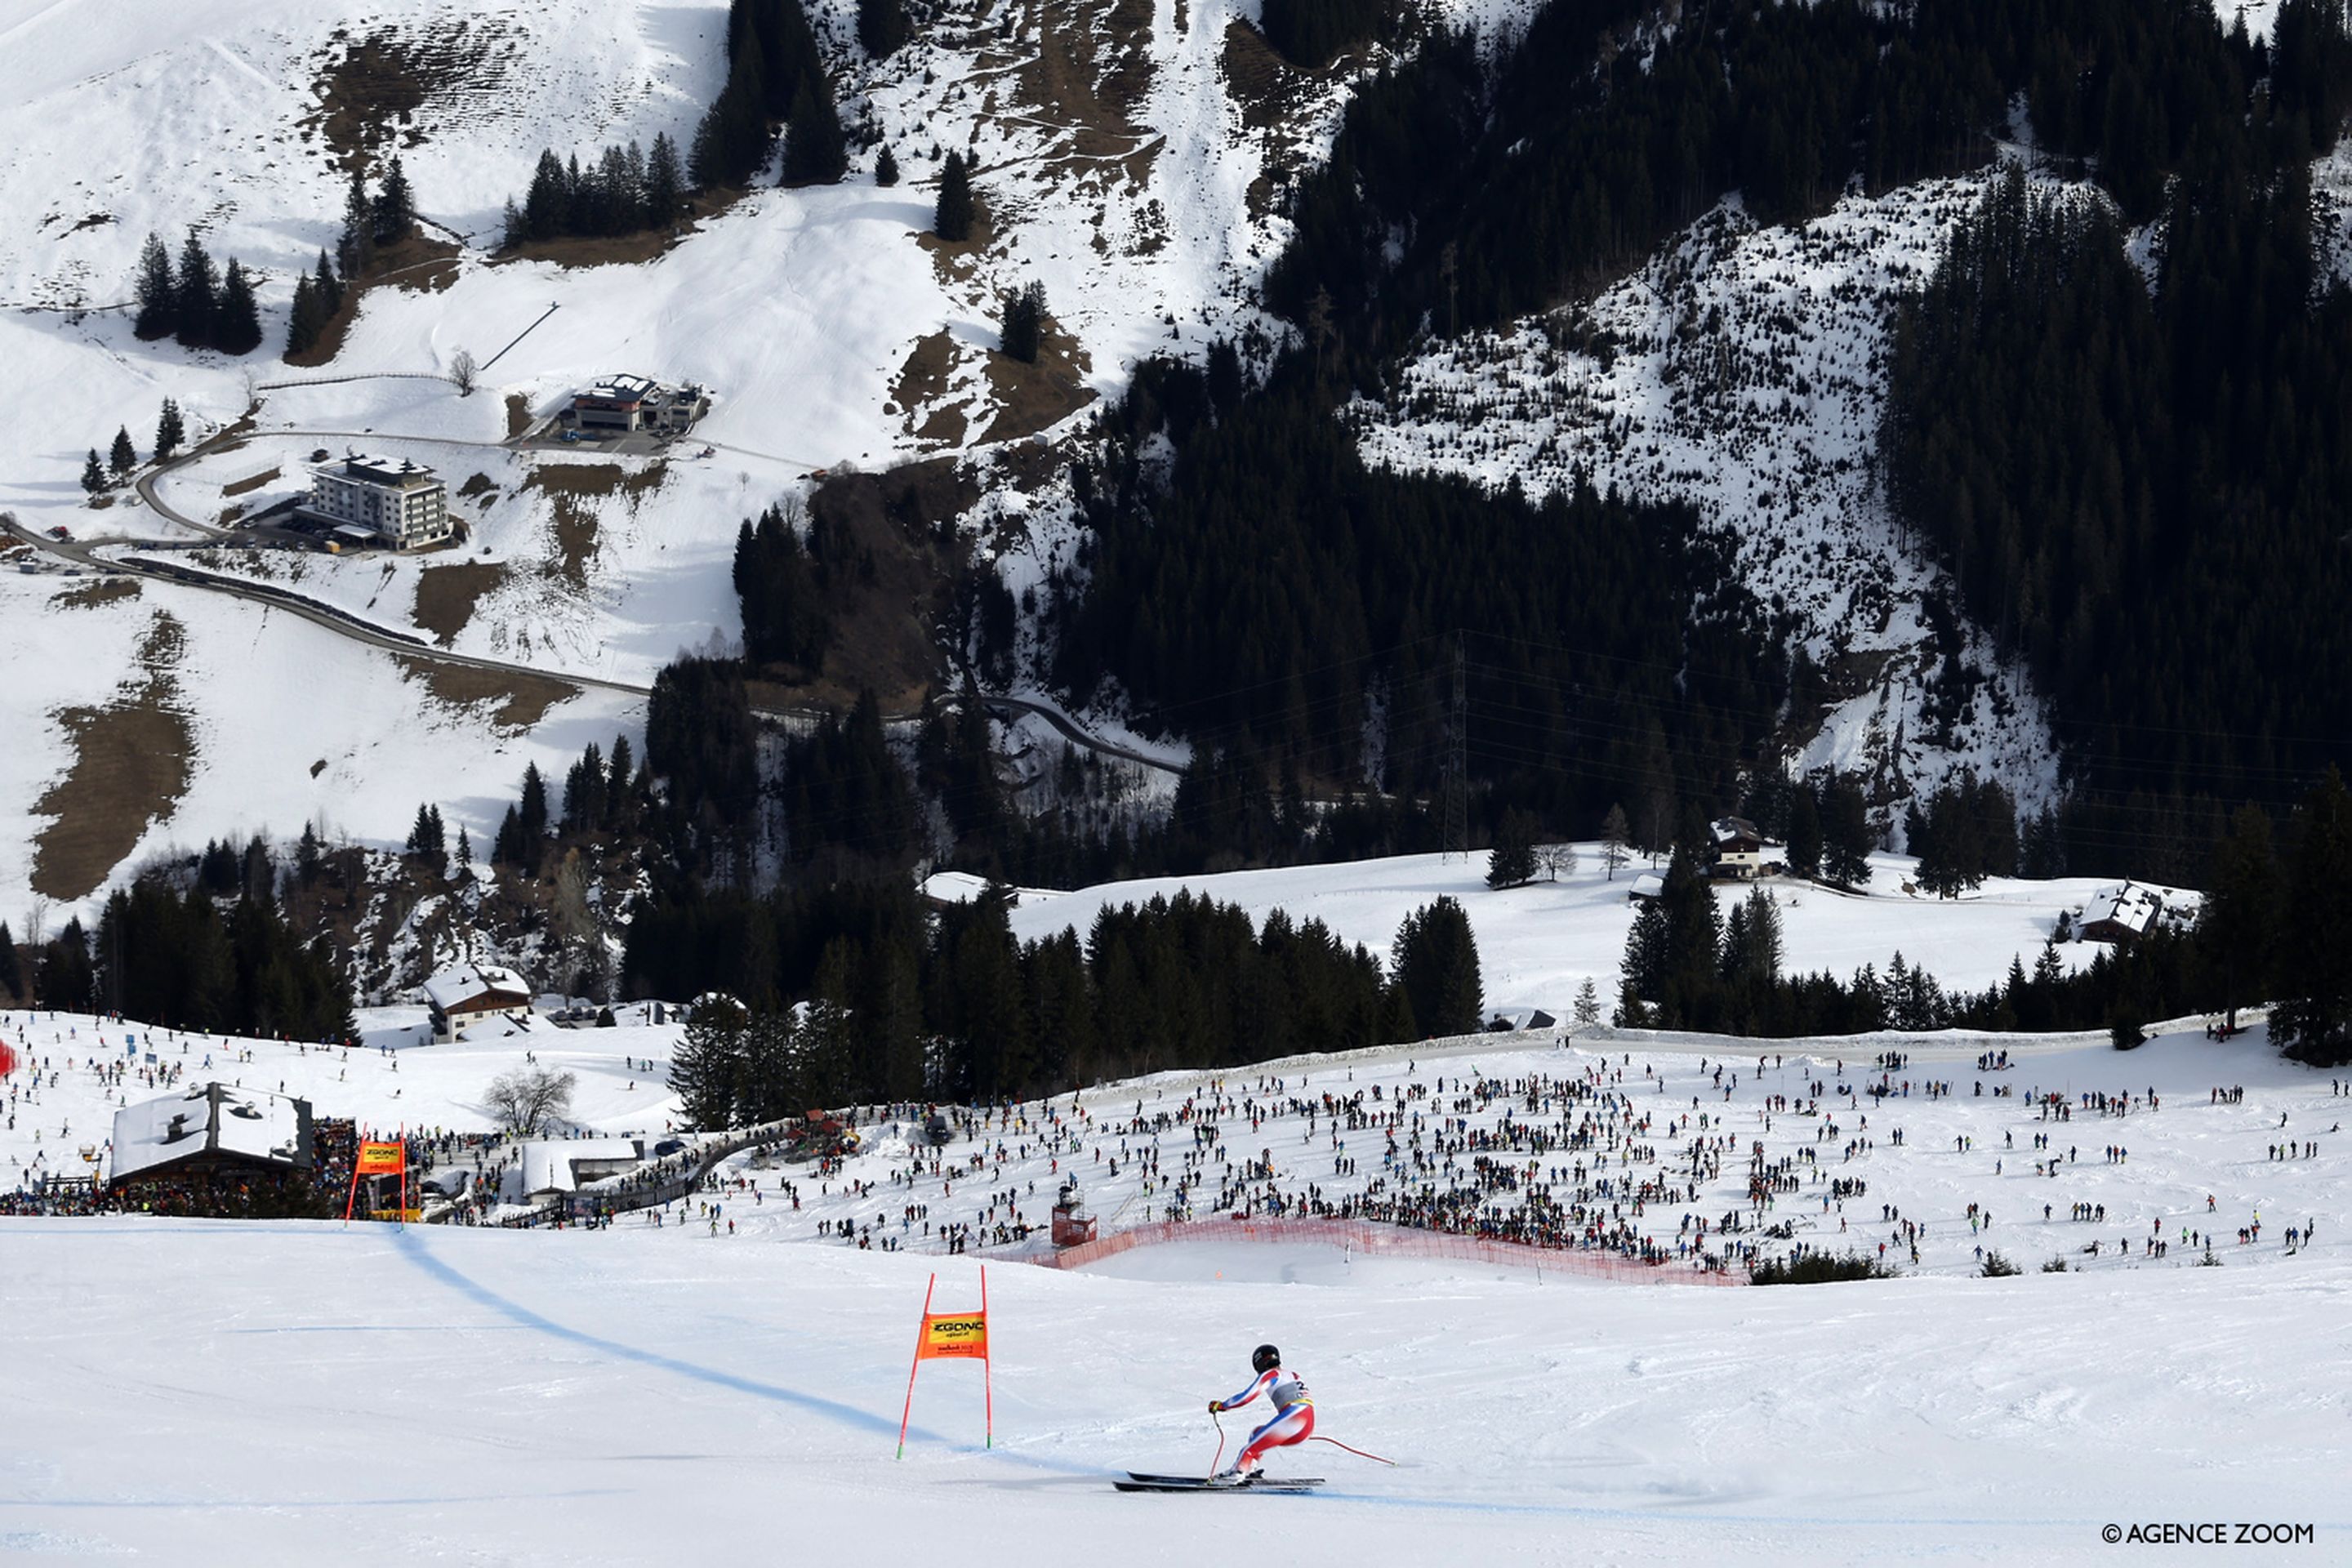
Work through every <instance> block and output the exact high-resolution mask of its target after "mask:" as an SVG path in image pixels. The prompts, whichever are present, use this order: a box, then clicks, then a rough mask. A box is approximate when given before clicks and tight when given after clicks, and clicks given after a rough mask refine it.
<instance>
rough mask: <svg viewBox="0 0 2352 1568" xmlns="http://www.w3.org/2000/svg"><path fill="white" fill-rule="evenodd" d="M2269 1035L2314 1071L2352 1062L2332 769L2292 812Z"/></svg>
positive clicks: (2341, 793) (2345, 813) (2342, 831)
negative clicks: (2279, 996) (2291, 849)
mask: <svg viewBox="0 0 2352 1568" xmlns="http://www.w3.org/2000/svg"><path fill="white" fill-rule="evenodd" d="M2295 836H2296V841H2295V853H2294V859H2293V862H2292V864H2293V871H2292V873H2291V890H2290V892H2289V894H2288V898H2287V902H2286V905H2285V918H2284V921H2283V922H2282V923H2283V925H2284V933H2283V940H2282V942H2281V943H2280V952H2279V973H2278V985H2279V989H2280V990H2281V991H2282V992H2283V993H2284V994H2285V997H2286V1000H2284V1001H2283V1002H2282V1003H2280V1004H2279V1005H2277V1006H2276V1007H2274V1008H2273V1009H2272V1011H2271V1037H2272V1038H2273V1039H2274V1040H2277V1041H2279V1042H2280V1043H2281V1044H2282V1045H2283V1046H2284V1047H2285V1050H2286V1053H2287V1055H2289V1056H2291V1057H2293V1058H2295V1059H2296V1060H2298V1061H2303V1062H2307V1063H2309V1064H2311V1065H2313V1066H2315V1067H2341V1066H2343V1065H2344V1064H2345V1063H2347V1062H2352V792H2347V790H2346V789H2345V786H2344V775H2343V773H2340V772H2339V771H2337V770H2336V769H2335V768H2330V769H2328V770H2327V776H2326V779H2324V780H2323V781H2321V783H2320V784H2318V785H2317V786H2316V787H2315V788H2314V789H2313V790H2312V791H2311V792H2310V793H2309V794H2308V795H2305V796H2304V798H2303V804H2302V805H2300V806H2299V807H2298V808H2297V809H2296V812H2295Z"/></svg>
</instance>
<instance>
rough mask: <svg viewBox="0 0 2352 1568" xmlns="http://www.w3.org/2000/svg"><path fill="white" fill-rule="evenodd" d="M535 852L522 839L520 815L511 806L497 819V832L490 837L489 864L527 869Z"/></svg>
mask: <svg viewBox="0 0 2352 1568" xmlns="http://www.w3.org/2000/svg"><path fill="white" fill-rule="evenodd" d="M536 858H537V856H536V851H535V849H534V848H533V847H531V846H530V845H529V844H528V843H526V841H525V840H524V838H523V836H522V814H521V813H520V812H519V811H517V810H516V809H515V808H514V807H513V806H511V805H509V806H508V807H507V814H506V815H505V816H502V817H500V818H499V830H498V832H497V833H495V834H493V835H492V836H491V837H490V863H491V864H492V865H494V866H520V867H528V866H530V865H531V864H533V863H534V862H535V860H536Z"/></svg>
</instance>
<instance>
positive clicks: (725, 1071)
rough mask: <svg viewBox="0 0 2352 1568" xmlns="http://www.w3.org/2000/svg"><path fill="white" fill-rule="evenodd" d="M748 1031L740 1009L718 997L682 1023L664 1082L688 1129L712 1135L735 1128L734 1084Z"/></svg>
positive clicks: (741, 1063) (746, 1047)
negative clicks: (682, 1034)
mask: <svg viewBox="0 0 2352 1568" xmlns="http://www.w3.org/2000/svg"><path fill="white" fill-rule="evenodd" d="M750 1032H751V1019H750V1018H749V1016H747V1015H746V1014H745V1013H744V1011H743V1009H742V1007H741V1006H740V1005H737V1004H736V1003H735V1002H733V1001H731V1000H729V999H726V998H722V997H712V998H710V999H709V1000H706V1001H704V1002H703V1003H701V1004H700V1005H698V1006H697V1007H696V1008H695V1009H694V1014H693V1016H692V1017H690V1018H688V1020H687V1025H686V1037H685V1038H684V1039H682V1040H680V1041H679V1042H678V1047H677V1051H676V1052H675V1053H673V1054H672V1056H671V1057H670V1063H669V1079H668V1084H669V1089H670V1091H671V1092H672V1093H674V1094H676V1095H677V1097H678V1100H679V1102H680V1103H679V1106H678V1110H679V1113H680V1115H681V1116H682V1117H683V1118H684V1120H685V1121H686V1123H687V1125H688V1126H689V1127H694V1128H698V1129H700V1130H702V1131H718V1130H720V1129H723V1128H728V1127H732V1126H734V1125H736V1120H735V1096H736V1085H737V1081H738V1079H739V1078H740V1075H741V1073H742V1069H743V1066H744V1059H745V1057H746V1055H747V1051H748V1046H749V1036H750Z"/></svg>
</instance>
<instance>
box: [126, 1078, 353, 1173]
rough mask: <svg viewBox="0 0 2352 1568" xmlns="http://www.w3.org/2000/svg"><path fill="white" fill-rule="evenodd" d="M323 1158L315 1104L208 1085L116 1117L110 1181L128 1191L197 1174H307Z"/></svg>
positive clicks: (142, 1103) (148, 1102)
mask: <svg viewBox="0 0 2352 1568" xmlns="http://www.w3.org/2000/svg"><path fill="white" fill-rule="evenodd" d="M317 1160H318V1155H317V1151H316V1148H315V1145H314V1144H313V1142H312V1140H311V1131H310V1101H309V1100H295V1099H291V1098H289V1096H286V1095H282V1094H268V1093H264V1092H263V1091H261V1090H259V1089H233V1088H230V1087H229V1086H227V1085H226V1084H219V1083H200V1084H196V1085H194V1086H193V1087H191V1088H189V1089H185V1090H184V1091H182V1092H180V1093H178V1094H167V1095H164V1096H163V1097H162V1098H161V1099H158V1100H142V1101H140V1102H139V1103H138V1104H136V1105H126V1106H124V1107H123V1108H122V1109H121V1110H118V1111H116V1112H115V1113H114V1169H113V1173H112V1175H111V1176H110V1179H109V1183H108V1184H109V1185H110V1187H111V1188H113V1189H114V1190H116V1191H118V1192H120V1191H135V1190H137V1189H138V1188H139V1187H141V1186H142V1185H145V1184H162V1183H169V1182H175V1181H180V1180H184V1179H187V1178H191V1177H212V1176H219V1175H231V1176H236V1175H252V1174H273V1175H280V1176H284V1175H297V1174H306V1173H309V1172H310V1170H311V1168H312V1167H313V1166H314V1165H315V1164H316V1163H317Z"/></svg>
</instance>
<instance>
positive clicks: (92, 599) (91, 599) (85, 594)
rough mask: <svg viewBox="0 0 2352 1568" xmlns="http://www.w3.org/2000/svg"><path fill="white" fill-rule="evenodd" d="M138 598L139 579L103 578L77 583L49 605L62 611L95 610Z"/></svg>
mask: <svg viewBox="0 0 2352 1568" xmlns="http://www.w3.org/2000/svg"><path fill="white" fill-rule="evenodd" d="M138 596H139V579H138V578H136V577H101V578H100V579H99V580H98V581H97V582H95V583H77V584H74V585H73V586H72V587H70V588H68V589H67V590H66V591H65V592H64V593H62V594H59V595H57V596H56V597H55V598H53V599H51V600H50V601H49V603H50V604H51V605H55V606H57V607H58V609H60V610H94V609H96V608H98V607H99V606H100V605H118V604H121V602H122V601H123V600H125V599H135V598H137V597H138Z"/></svg>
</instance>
